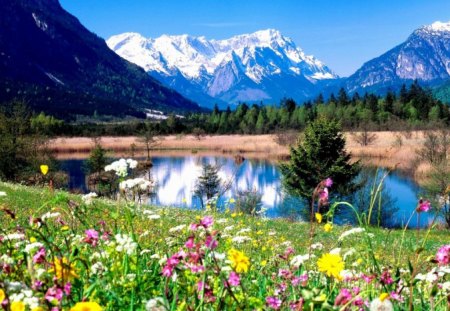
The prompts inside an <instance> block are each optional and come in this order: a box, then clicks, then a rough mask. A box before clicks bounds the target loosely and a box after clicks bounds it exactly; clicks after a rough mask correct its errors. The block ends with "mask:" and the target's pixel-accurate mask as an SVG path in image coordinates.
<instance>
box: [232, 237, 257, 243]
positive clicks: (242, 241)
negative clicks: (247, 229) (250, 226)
mask: <svg viewBox="0 0 450 311" xmlns="http://www.w3.org/2000/svg"><path fill="white" fill-rule="evenodd" d="M251 240H252V238H250V237H248V236H245V235H243V236H235V237H234V238H232V239H231V241H233V242H234V243H238V244H240V243H244V242H246V241H251Z"/></svg>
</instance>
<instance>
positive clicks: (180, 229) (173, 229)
mask: <svg viewBox="0 0 450 311" xmlns="http://www.w3.org/2000/svg"><path fill="white" fill-rule="evenodd" d="M184 228H186V225H179V226H176V227H173V228H170V229H169V232H170V233H174V232H180V231H182V230H183V229H184Z"/></svg>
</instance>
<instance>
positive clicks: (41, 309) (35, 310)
mask: <svg viewBox="0 0 450 311" xmlns="http://www.w3.org/2000/svg"><path fill="white" fill-rule="evenodd" d="M31 311H44V308H42V307H36V308H33V309H31Z"/></svg>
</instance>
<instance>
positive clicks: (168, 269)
mask: <svg viewBox="0 0 450 311" xmlns="http://www.w3.org/2000/svg"><path fill="white" fill-rule="evenodd" d="M172 273H173V267H172V266H171V265H165V266H164V268H163V271H162V275H163V276H165V277H171V276H172Z"/></svg>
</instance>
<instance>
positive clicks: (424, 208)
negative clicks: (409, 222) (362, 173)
mask: <svg viewBox="0 0 450 311" xmlns="http://www.w3.org/2000/svg"><path fill="white" fill-rule="evenodd" d="M430 209H431V203H430V201H428V200H426V201H423V200H422V199H420V200H419V207H418V208H417V212H428V211H429V210H430Z"/></svg>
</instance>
